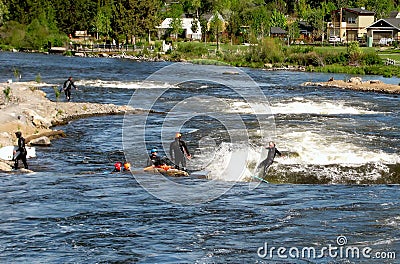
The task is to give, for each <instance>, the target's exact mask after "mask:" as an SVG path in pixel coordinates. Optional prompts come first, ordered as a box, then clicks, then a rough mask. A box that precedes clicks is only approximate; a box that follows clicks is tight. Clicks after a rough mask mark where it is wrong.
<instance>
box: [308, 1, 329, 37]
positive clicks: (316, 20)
mask: <svg viewBox="0 0 400 264" xmlns="http://www.w3.org/2000/svg"><path fill="white" fill-rule="evenodd" d="M324 15H325V14H324V12H323V10H322V9H321V8H317V9H311V10H310V12H309V13H308V14H307V17H306V22H307V23H308V24H309V25H310V26H311V27H312V28H313V38H320V37H323V35H324V33H325V23H324Z"/></svg>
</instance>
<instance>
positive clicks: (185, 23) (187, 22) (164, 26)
mask: <svg viewBox="0 0 400 264" xmlns="http://www.w3.org/2000/svg"><path fill="white" fill-rule="evenodd" d="M193 21H194V19H193V18H181V22H182V29H183V30H184V31H185V32H184V33H185V38H187V39H192V40H201V26H200V21H199V20H197V30H196V32H193V30H192V23H193ZM171 22H172V18H166V19H164V21H163V22H162V23H161V25H159V26H157V27H156V28H157V29H158V37H159V38H161V36H162V35H163V34H165V33H166V31H167V30H168V29H171V28H172V27H171V26H170V24H171Z"/></svg>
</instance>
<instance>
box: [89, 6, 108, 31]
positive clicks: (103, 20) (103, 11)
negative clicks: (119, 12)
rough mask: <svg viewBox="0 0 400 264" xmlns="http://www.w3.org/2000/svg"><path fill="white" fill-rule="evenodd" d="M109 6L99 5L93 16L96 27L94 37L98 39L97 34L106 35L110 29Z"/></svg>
mask: <svg viewBox="0 0 400 264" xmlns="http://www.w3.org/2000/svg"><path fill="white" fill-rule="evenodd" d="M111 12H112V10H111V7H109V6H107V5H105V6H99V7H98V12H97V15H96V17H95V18H94V21H93V25H94V28H95V29H96V39H99V34H101V35H105V36H108V35H109V33H110V31H111V17H112V13H111Z"/></svg>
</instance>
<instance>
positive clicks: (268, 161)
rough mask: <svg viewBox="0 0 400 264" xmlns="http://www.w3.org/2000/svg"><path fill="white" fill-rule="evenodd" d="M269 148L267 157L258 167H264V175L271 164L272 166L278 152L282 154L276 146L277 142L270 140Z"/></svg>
mask: <svg viewBox="0 0 400 264" xmlns="http://www.w3.org/2000/svg"><path fill="white" fill-rule="evenodd" d="M267 149H268V155H267V158H266V159H265V160H263V161H262V162H261V163H260V164H259V165H258V167H257V169H261V168H264V170H263V172H264V175H265V174H267V170H268V168H269V166H271V164H272V163H273V162H274V158H275V156H276V154H278V155H279V156H282V154H281V152H280V151H279V150H278V149H277V148H276V147H275V143H274V142H272V141H271V142H269V146H268V147H267Z"/></svg>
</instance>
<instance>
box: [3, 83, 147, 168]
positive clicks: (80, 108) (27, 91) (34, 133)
mask: <svg viewBox="0 0 400 264" xmlns="http://www.w3.org/2000/svg"><path fill="white" fill-rule="evenodd" d="M41 86H43V85H41V84H40V83H36V82H17V83H0V147H3V146H9V145H15V144H16V138H15V135H14V133H15V132H16V131H21V132H22V135H23V136H24V137H25V139H26V141H27V144H28V145H49V144H51V139H53V138H57V137H62V136H65V135H64V132H63V131H60V130H54V129H53V127H54V126H57V125H61V124H65V123H66V122H68V121H70V120H73V119H78V118H84V117H90V116H97V115H122V114H125V113H135V112H139V111H140V110H136V109H133V108H131V107H129V106H117V105H113V104H96V103H74V102H52V101H50V100H49V99H47V98H46V94H45V93H44V92H43V91H41V90H39V87H41ZM11 170H12V168H11V163H10V162H7V161H2V160H0V171H11Z"/></svg>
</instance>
